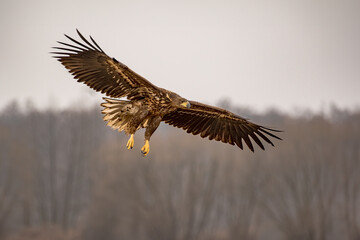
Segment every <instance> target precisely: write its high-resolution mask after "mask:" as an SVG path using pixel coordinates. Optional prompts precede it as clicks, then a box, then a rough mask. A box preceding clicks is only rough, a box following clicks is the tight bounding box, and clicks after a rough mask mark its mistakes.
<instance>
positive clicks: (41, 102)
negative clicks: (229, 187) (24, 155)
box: [0, 0, 360, 112]
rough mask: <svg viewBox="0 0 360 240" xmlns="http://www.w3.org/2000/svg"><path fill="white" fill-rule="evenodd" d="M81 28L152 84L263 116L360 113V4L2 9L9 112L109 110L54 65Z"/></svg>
mask: <svg viewBox="0 0 360 240" xmlns="http://www.w3.org/2000/svg"><path fill="white" fill-rule="evenodd" d="M76 28H78V29H79V30H80V31H81V32H82V33H83V34H84V35H86V36H88V35H92V36H93V38H94V39H95V40H96V41H97V42H98V44H99V45H100V46H101V47H102V49H103V50H104V51H105V52H106V53H107V54H109V55H110V56H112V57H115V58H117V59H118V60H119V61H121V62H123V63H125V64H126V65H128V66H129V67H130V68H132V69H133V70H134V71H136V72H137V73H139V74H140V75H142V76H144V77H146V78H147V79H148V80H150V81H151V82H152V83H154V84H155V85H157V86H159V87H163V88H166V89H169V90H172V91H174V92H177V93H178V94H180V95H182V96H183V97H186V98H188V99H191V100H197V101H202V102H205V103H208V104H215V103H216V102H218V101H219V100H220V99H222V98H229V99H231V100H232V102H233V103H234V104H236V105H239V106H250V107H254V108H255V109H256V110H259V111H261V110H264V109H267V108H269V107H276V108H279V109H281V110H285V111H290V112H293V111H294V109H297V108H310V109H312V110H319V109H322V108H324V106H325V107H326V106H328V105H329V104H330V103H335V104H337V105H338V106H340V107H347V108H355V107H359V106H360V1H358V0H355V1H350V0H336V1H332V0H326V1H323V0H298V1H295V0H294V1H289V0H274V1H269V0H263V1H256V0H255V1H254V0H248V1H230V0H224V1H220V0H219V1H211V0H204V1H195V0H193V1H158V0H152V1H136V0H124V1H121V0H117V1H106V0H103V1H89V0H78V1H48V0H32V1H27V0H23V1H20V0H11V1H10V0H8V1H4V0H1V1H0V30H1V38H0V41H1V44H0V48H1V49H0V50H1V58H0V109H1V108H3V107H4V106H5V105H6V104H7V103H8V102H9V101H10V100H12V99H18V100H19V101H20V102H22V103H24V102H25V101H26V99H32V100H33V101H34V102H35V104H36V105H37V106H39V107H47V106H49V104H50V102H55V103H56V105H57V106H58V107H65V106H68V105H70V104H73V103H76V104H79V105H80V104H84V105H85V106H88V105H89V104H92V103H94V102H100V100H101V96H100V95H99V94H93V92H92V90H91V91H90V90H89V89H88V87H86V86H85V85H82V84H79V83H77V82H76V81H75V80H74V79H72V76H71V75H70V74H69V73H67V71H66V70H65V68H64V67H63V66H62V65H61V64H60V63H59V62H57V61H56V60H55V59H52V58H51V57H50V54H49V52H50V51H52V50H51V47H52V46H56V41H65V40H66V39H65V37H64V36H63V34H64V33H66V34H68V35H70V36H75V37H76V32H75V29H76Z"/></svg>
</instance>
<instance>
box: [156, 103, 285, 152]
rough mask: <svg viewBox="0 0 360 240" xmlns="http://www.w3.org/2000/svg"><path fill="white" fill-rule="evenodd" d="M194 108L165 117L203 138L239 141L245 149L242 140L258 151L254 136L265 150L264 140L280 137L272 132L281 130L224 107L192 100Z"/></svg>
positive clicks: (171, 123)
mask: <svg viewBox="0 0 360 240" xmlns="http://www.w3.org/2000/svg"><path fill="white" fill-rule="evenodd" d="M190 104H191V108H190V109H187V108H178V109H177V110H176V111H174V112H171V113H169V114H167V115H165V116H164V117H163V121H165V123H168V124H170V125H172V126H175V127H178V128H182V129H184V130H186V131H187V133H192V134H194V135H197V134H200V136H201V137H202V138H205V137H208V138H209V139H210V140H212V139H215V140H216V141H222V142H224V143H230V144H231V145H235V144H236V145H237V146H238V147H240V148H241V149H243V144H242V140H243V141H244V142H245V143H246V145H247V146H248V147H249V148H250V150H251V151H254V147H253V144H252V142H251V140H250V139H252V140H253V141H255V142H256V143H257V144H258V145H259V146H260V148H261V149H263V150H265V148H264V145H263V144H262V142H261V140H260V139H262V140H265V141H266V142H267V143H269V144H271V145H272V146H274V144H273V143H272V142H271V140H270V139H269V138H268V136H271V137H273V138H277V139H279V140H281V138H279V137H277V136H276V135H274V134H273V133H271V132H280V131H278V130H275V129H271V128H266V127H263V126H260V125H257V124H254V123H252V122H249V121H248V120H246V119H244V118H242V117H240V116H237V115H235V114H233V113H231V112H229V111H226V110H224V109H221V108H217V107H212V106H209V105H205V104H202V103H198V102H193V101H191V102H190Z"/></svg>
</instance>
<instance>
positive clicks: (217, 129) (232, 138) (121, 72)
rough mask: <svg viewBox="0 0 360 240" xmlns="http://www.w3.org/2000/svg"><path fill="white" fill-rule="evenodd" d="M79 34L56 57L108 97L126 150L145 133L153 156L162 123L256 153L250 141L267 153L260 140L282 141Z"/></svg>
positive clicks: (109, 114) (108, 115) (107, 116)
mask: <svg viewBox="0 0 360 240" xmlns="http://www.w3.org/2000/svg"><path fill="white" fill-rule="evenodd" d="M76 31H77V33H78V35H79V37H80V39H81V40H75V39H74V38H71V37H69V36H68V35H65V36H66V37H67V38H68V40H70V43H65V42H58V43H59V44H60V46H58V47H54V48H55V49H57V50H56V52H52V54H54V57H55V58H56V59H57V60H58V61H60V62H61V63H62V64H63V65H64V66H65V68H67V69H68V70H69V72H70V73H71V74H72V75H73V76H74V78H75V79H77V81H78V82H82V83H84V84H86V85H88V86H89V87H90V88H92V89H94V90H96V91H98V92H101V93H103V94H106V96H108V97H110V98H107V97H104V100H105V102H104V103H102V104H101V106H103V107H104V108H103V110H102V113H103V114H104V118H103V119H104V120H105V121H106V122H107V125H108V126H110V127H112V128H113V129H116V130H118V131H119V132H120V131H124V132H125V133H126V134H127V135H130V138H129V140H128V142H127V145H126V146H127V148H128V149H132V148H133V146H134V134H135V132H136V131H137V130H138V129H140V128H146V130H145V144H144V146H143V147H142V148H141V152H142V154H143V156H146V155H147V154H148V153H149V151H150V144H149V141H150V137H151V135H152V134H153V133H154V132H155V130H156V129H157V128H158V126H159V124H160V122H162V121H163V122H165V123H167V124H170V125H172V126H174V127H178V128H182V129H184V130H186V132H187V133H192V134H194V135H200V136H201V137H202V138H208V139H210V140H212V139H214V140H216V141H221V142H223V143H229V144H231V145H235V144H236V145H237V146H238V147H239V148H241V149H243V142H244V143H245V144H246V145H247V146H248V148H249V149H250V150H251V151H254V147H253V143H252V141H251V139H252V140H253V141H255V143H256V144H257V145H258V146H259V147H260V148H261V149H263V150H265V148H264V145H263V143H262V141H261V140H260V139H262V140H263V141H265V142H267V143H268V144H271V145H272V146H274V144H273V143H272V142H271V140H270V139H269V136H270V137H273V138H276V139H279V140H281V138H279V137H278V136H276V135H275V134H274V132H280V131H278V130H275V129H271V128H267V127H264V126H261V125H257V124H255V123H252V122H250V121H248V120H246V119H245V118H242V117H240V116H238V115H236V114H234V113H231V112H229V111H227V110H225V109H222V108H218V107H213V106H209V105H205V104H203V103H199V102H195V101H190V100H187V99H185V98H183V97H181V96H179V95H178V94H176V93H174V92H171V91H169V90H166V89H163V88H159V87H157V86H155V85H154V84H152V83H151V82H149V81H148V80H146V79H145V78H143V77H142V76H140V75H139V74H137V73H135V72H134V71H132V70H131V69H130V68H128V67H127V66H126V65H125V64H123V63H121V62H119V61H118V60H116V59H115V58H111V57H109V56H108V55H107V54H106V53H105V52H104V51H103V50H102V49H101V48H100V46H99V45H98V44H97V43H96V42H95V41H94V39H93V38H92V37H91V36H90V40H88V39H86V38H85V37H84V36H83V35H82V34H81V33H80V32H79V31H78V30H76ZM119 98H122V99H119ZM124 98H126V99H124Z"/></svg>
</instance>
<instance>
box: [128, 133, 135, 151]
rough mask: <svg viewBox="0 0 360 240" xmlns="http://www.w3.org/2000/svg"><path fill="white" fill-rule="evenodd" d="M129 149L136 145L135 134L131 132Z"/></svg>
mask: <svg viewBox="0 0 360 240" xmlns="http://www.w3.org/2000/svg"><path fill="white" fill-rule="evenodd" d="M126 147H127V149H132V148H133V147H134V134H131V136H130V138H129V140H128V142H127V144H126Z"/></svg>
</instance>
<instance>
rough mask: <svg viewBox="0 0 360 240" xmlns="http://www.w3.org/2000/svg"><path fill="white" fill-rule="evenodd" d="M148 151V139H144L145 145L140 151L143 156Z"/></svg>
mask: <svg viewBox="0 0 360 240" xmlns="http://www.w3.org/2000/svg"><path fill="white" fill-rule="evenodd" d="M149 151H150V144H149V140H145V145H144V146H143V147H142V148H141V153H142V154H143V156H144V157H145V156H146V155H147V154H148V153H149Z"/></svg>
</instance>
